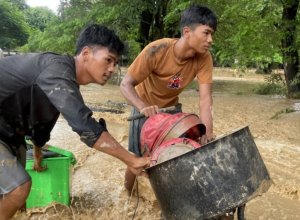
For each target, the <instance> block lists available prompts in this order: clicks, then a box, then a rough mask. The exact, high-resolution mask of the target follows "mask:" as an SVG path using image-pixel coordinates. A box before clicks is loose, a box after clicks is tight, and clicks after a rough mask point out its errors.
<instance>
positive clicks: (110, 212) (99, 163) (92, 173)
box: [14, 71, 300, 220]
mask: <svg viewBox="0 0 300 220" xmlns="http://www.w3.org/2000/svg"><path fill="white" fill-rule="evenodd" d="M261 82H263V76H261V75H256V74H253V73H247V74H244V75H237V74H235V73H234V72H230V71H228V72H223V71H216V72H215V74H214V92H213V98H214V107H213V111H214V131H215V134H216V135H217V136H218V135H222V134H224V133H228V132H230V131H232V130H234V129H236V128H240V127H243V126H246V125H248V126H249V128H250V131H251V133H252V135H253V137H254V141H255V143H256V145H257V147H258V149H259V152H260V154H261V156H262V158H263V161H264V163H265V165H266V167H267V169H268V171H269V173H270V176H271V179H272V181H273V184H272V186H271V188H270V189H269V190H268V192H267V193H265V194H263V195H262V196H259V197H256V198H255V199H253V200H251V201H249V202H248V203H247V205H246V209H245V216H246V219H247V220H267V219H268V220H281V219H282V220H285V219H286V220H296V219H300V111H299V109H297V107H298V108H299V103H300V100H290V99H286V98H284V97H280V96H261V95H256V94H254V93H253V92H252V91H253V88H255V87H256V86H257V84H259V83H261ZM81 91H82V93H83V97H84V99H85V101H86V103H87V104H88V105H90V106H93V108H94V109H95V112H94V117H95V118H100V117H102V118H105V119H106V122H107V127H108V130H109V131H110V133H111V134H112V135H113V136H114V137H115V138H116V139H117V140H118V141H119V142H120V143H121V144H122V145H123V146H124V147H125V148H127V146H128V143H127V142H128V122H127V120H126V118H127V117H128V115H129V110H130V107H129V106H127V105H126V102H125V100H124V98H123V97H122V95H121V94H120V91H119V88H118V87H117V86H113V85H105V86H99V85H88V86H83V87H81ZM180 101H181V103H182V104H183V111H184V112H189V113H198V91H197V90H196V89H195V88H193V87H192V86H191V87H190V88H189V89H187V90H185V91H184V92H183V93H182V94H181V96H180ZM97 106H98V107H99V109H100V110H101V111H100V110H99V109H98V111H97ZM100 107H101V108H100ZM103 109H104V110H103ZM105 109H114V110H116V111H105ZM286 109H295V110H297V111H294V112H290V113H286V112H288V111H286ZM117 110H118V111H117ZM116 112H117V113H116ZM49 144H50V145H54V146H58V147H61V148H63V149H66V150H69V151H71V152H72V153H73V154H74V156H75V157H76V160H77V164H76V165H75V166H74V167H73V168H72V185H71V194H72V198H71V206H70V207H66V206H63V205H58V204H52V205H49V206H47V207H43V208H33V209H28V210H27V212H26V213H22V214H20V213H18V214H17V215H16V216H15V217H14V219H105V220H106V219H124V220H125V219H126V220H127V219H140V220H155V219H157V220H159V219H162V217H161V211H160V207H159V204H158V201H157V200H156V198H155V195H154V193H153V191H152V189H151V186H150V183H149V181H148V179H146V178H144V177H139V178H138V193H137V194H138V195H137V194H135V195H133V196H129V195H128V193H127V192H126V191H125V189H124V187H123V180H124V172H125V168H126V167H125V165H124V164H123V163H122V162H120V161H119V160H117V159H115V158H113V157H111V156H108V155H105V154H103V153H101V152H97V151H95V150H93V149H90V148H88V147H86V146H85V145H84V144H83V143H82V142H80V140H79V137H78V135H77V134H76V133H74V132H73V131H72V130H71V128H70V127H69V126H68V124H67V123H66V121H65V120H64V119H63V118H62V117H60V118H59V120H58V122H57V124H56V126H55V128H54V130H53V132H52V134H51V140H50V142H49ZM232 187H234V186H232ZM199 199H201V198H199ZM235 219H237V218H235Z"/></svg>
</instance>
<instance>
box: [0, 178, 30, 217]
mask: <svg viewBox="0 0 300 220" xmlns="http://www.w3.org/2000/svg"><path fill="white" fill-rule="evenodd" d="M30 188H31V181H27V182H25V183H23V184H22V185H20V186H19V187H17V188H16V189H14V190H13V191H11V192H10V193H8V194H5V195H4V196H3V197H2V198H1V199H0V220H7V219H11V218H12V217H13V216H14V214H15V213H16V212H17V211H18V210H19V209H20V208H22V207H23V206H24V204H25V202H26V199H27V196H28V194H29V192H30Z"/></svg>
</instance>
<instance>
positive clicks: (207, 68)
mask: <svg viewBox="0 0 300 220" xmlns="http://www.w3.org/2000/svg"><path fill="white" fill-rule="evenodd" d="M212 71H213V59H212V56H211V53H210V52H207V53H205V54H204V55H202V56H199V57H198V71H197V79H198V83H199V84H207V83H208V84H209V83H212V81H213V80H212Z"/></svg>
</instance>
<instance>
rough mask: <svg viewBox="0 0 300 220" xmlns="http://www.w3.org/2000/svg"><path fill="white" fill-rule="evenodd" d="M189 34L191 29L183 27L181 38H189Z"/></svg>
mask: <svg viewBox="0 0 300 220" xmlns="http://www.w3.org/2000/svg"><path fill="white" fill-rule="evenodd" d="M190 32H191V28H190V27H188V26H184V27H183V29H182V36H184V37H186V38H187V37H189V35H190Z"/></svg>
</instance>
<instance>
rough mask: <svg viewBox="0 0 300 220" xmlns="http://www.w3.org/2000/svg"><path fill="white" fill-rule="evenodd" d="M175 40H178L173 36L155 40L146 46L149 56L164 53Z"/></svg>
mask: <svg viewBox="0 0 300 220" xmlns="http://www.w3.org/2000/svg"><path fill="white" fill-rule="evenodd" d="M175 41H176V39H173V38H162V39H159V40H156V41H153V42H151V43H149V44H148V45H147V46H146V47H145V52H146V53H147V55H149V56H154V55H156V54H158V53H164V52H165V51H166V50H168V49H169V48H170V47H171V46H172V44H173V43H174V42H175Z"/></svg>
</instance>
